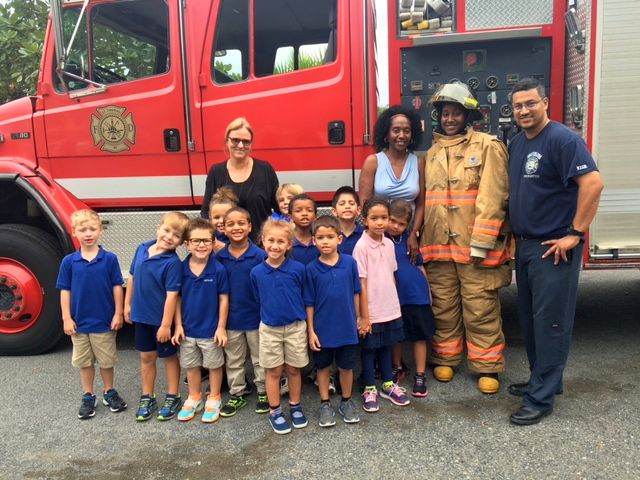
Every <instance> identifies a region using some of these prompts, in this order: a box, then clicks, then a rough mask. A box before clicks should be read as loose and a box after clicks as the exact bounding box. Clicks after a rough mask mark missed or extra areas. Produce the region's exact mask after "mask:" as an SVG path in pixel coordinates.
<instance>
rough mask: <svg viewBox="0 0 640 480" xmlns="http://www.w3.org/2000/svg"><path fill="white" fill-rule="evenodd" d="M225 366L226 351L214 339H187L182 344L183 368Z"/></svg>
mask: <svg viewBox="0 0 640 480" xmlns="http://www.w3.org/2000/svg"><path fill="white" fill-rule="evenodd" d="M223 365H224V350H223V349H222V347H221V346H220V345H218V344H217V343H216V342H214V341H213V338H193V337H185V338H184V339H183V340H182V342H180V366H181V367H182V368H196V367H204V368H208V369H213V368H220V367H222V366H223Z"/></svg>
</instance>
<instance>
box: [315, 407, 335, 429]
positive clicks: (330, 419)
mask: <svg viewBox="0 0 640 480" xmlns="http://www.w3.org/2000/svg"><path fill="white" fill-rule="evenodd" d="M318 423H319V425H320V426H321V427H333V426H334V425H335V424H336V412H335V410H334V409H333V407H332V406H331V404H330V403H323V404H322V406H321V407H320V422H318Z"/></svg>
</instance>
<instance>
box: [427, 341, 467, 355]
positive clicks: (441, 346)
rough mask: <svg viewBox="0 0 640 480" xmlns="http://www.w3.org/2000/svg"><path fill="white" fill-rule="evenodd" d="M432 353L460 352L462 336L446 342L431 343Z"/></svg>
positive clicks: (456, 353) (451, 353)
mask: <svg viewBox="0 0 640 480" xmlns="http://www.w3.org/2000/svg"><path fill="white" fill-rule="evenodd" d="M432 347H433V351H434V353H438V354H440V355H458V354H460V353H462V338H460V339H458V340H456V341H454V342H448V343H436V342H433V344H432Z"/></svg>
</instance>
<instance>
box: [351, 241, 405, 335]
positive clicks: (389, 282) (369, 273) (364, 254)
mask: <svg viewBox="0 0 640 480" xmlns="http://www.w3.org/2000/svg"><path fill="white" fill-rule="evenodd" d="M353 258H355V259H356V262H357V264H358V274H359V275H360V278H366V279H367V298H368V299H369V320H371V323H384V322H390V321H391V320H395V319H396V318H400V315H401V313H400V301H399V300H398V292H397V291H396V284H395V279H394V276H393V272H395V271H396V270H397V269H398V264H397V263H396V253H395V250H394V248H393V243H392V242H391V240H389V239H388V238H386V237H383V238H382V242H376V241H375V240H374V239H373V238H371V237H370V236H369V235H368V234H367V232H365V233H363V234H362V237H360V240H358V243H356V246H355V247H354V249H353Z"/></svg>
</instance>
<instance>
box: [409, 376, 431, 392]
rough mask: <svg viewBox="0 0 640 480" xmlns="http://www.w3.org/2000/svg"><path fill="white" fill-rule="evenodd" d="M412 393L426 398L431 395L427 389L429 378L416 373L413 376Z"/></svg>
mask: <svg viewBox="0 0 640 480" xmlns="http://www.w3.org/2000/svg"><path fill="white" fill-rule="evenodd" d="M411 395H413V396H414V397H417V398H424V397H426V396H428V395H429V391H428V390H427V379H426V378H425V376H424V375H421V374H419V373H416V375H415V376H414V377H413V388H412V389H411Z"/></svg>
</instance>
